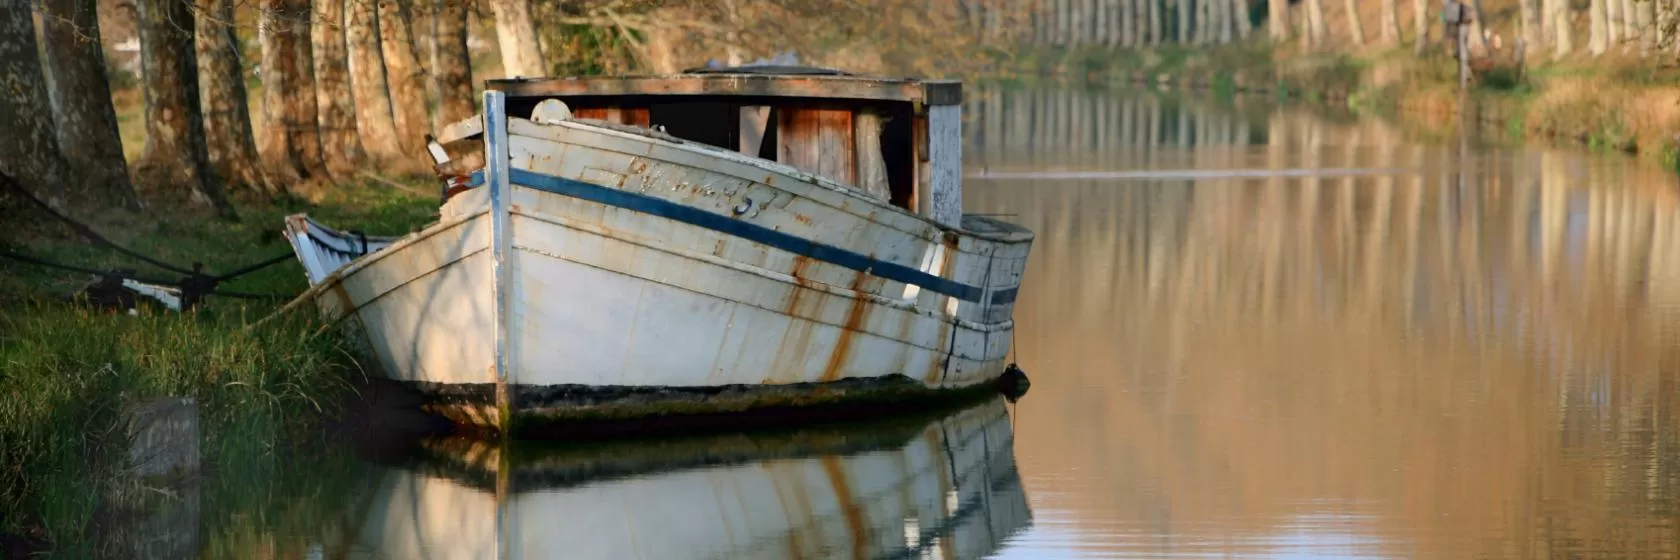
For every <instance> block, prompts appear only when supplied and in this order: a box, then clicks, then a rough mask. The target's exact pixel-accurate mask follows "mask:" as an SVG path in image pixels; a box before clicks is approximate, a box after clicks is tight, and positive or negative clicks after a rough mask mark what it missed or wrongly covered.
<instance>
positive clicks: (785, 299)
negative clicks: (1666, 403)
mask: <svg viewBox="0 0 1680 560" xmlns="http://www.w3.org/2000/svg"><path fill="white" fill-rule="evenodd" d="M487 122H490V121H487ZM507 122H508V125H507V127H506V132H507V136H506V137H505V138H506V139H505V140H501V139H499V138H492V140H491V141H490V142H488V144H489V146H488V147H487V148H486V149H487V151H494V150H496V149H497V148H501V149H505V150H506V151H507V153H508V154H509V157H508V161H510V165H509V166H508V167H507V168H506V169H505V170H499V169H495V168H491V169H487V170H486V172H485V173H484V177H485V181H484V186H483V187H479V188H475V189H472V190H469V191H466V192H463V193H461V194H459V195H457V196H455V197H453V198H451V199H450V200H449V201H448V202H447V203H446V204H445V205H444V207H443V209H442V219H441V220H440V221H439V223H437V224H435V225H433V226H431V227H429V228H427V229H425V230H423V231H421V232H418V233H416V234H414V235H411V236H408V237H406V238H403V239H401V240H396V241H394V242H389V243H385V242H384V241H383V240H381V243H382V244H381V246H380V248H379V250H377V251H375V252H374V253H372V254H370V255H368V256H366V257H361V258H359V259H355V260H353V261H350V262H349V264H347V265H345V266H343V267H342V268H339V269H337V270H336V271H335V272H333V273H332V274H330V275H328V276H327V277H324V278H322V279H320V280H319V282H318V283H319V284H320V287H318V289H316V290H314V296H315V297H316V299H317V302H318V304H319V305H320V306H321V307H322V309H324V310H326V311H327V312H329V313H330V314H332V315H334V316H337V317H343V318H347V319H351V320H352V322H353V323H354V324H356V325H357V326H359V327H360V329H359V330H360V331H361V334H360V335H359V336H361V337H363V338H364V339H365V341H366V343H367V345H368V347H369V348H370V349H371V350H372V352H373V353H374V354H375V356H376V357H377V359H378V362H379V365H380V366H382V368H383V369H384V372H385V374H386V375H387V376H388V377H391V378H393V379H397V380H401V381H408V382H411V383H412V384H414V385H416V386H419V387H420V388H422V389H424V390H427V391H428V392H430V393H432V394H434V395H437V396H440V397H443V399H442V400H441V401H440V402H441V403H443V404H440V405H439V406H438V407H437V409H438V410H440V411H442V412H446V413H448V414H450V415H451V416H454V417H456V418H457V419H459V420H462V421H465V422H469V423H473V424H484V425H489V426H495V427H498V428H504V429H505V428H509V427H510V422H511V421H512V420H513V419H514V417H516V416H517V417H523V418H528V419H531V420H536V421H539V422H538V423H547V421H564V420H590V419H623V418H632V417H641V416H650V415H663V414H671V413H683V412H693V413H707V412H741V411H748V410H751V409H758V408H765V407H776V406H782V405H790V404H795V403H799V404H812V403H815V402H819V401H845V400H856V399H865V400H867V399H871V398H879V397H882V396H891V395H900V396H907V395H910V394H923V393H933V392H938V391H940V390H960V389H968V388H975V387H979V386H984V385H986V384H988V383H990V382H992V381H993V380H994V379H996V378H998V377H999V376H1000V375H1001V374H1003V373H1004V371H1005V368H1006V366H1007V363H1006V358H1007V356H1008V352H1009V342H1010V339H1011V336H1010V335H1011V331H1012V330H1013V328H1014V326H1013V321H1012V320H1011V318H1010V315H1011V312H1012V308H1013V300H1014V293H1015V290H1016V286H1017V285H1018V284H1019V281H1020V277H1021V273H1022V270H1023V269H1024V268H1025V262H1026V257H1027V251H1028V248H1029V246H1030V243H1031V234H1030V233H1028V232H1026V231H1025V230H1021V229H1019V228H1014V227H1012V226H1008V225H1006V224H1001V223H998V222H992V221H989V220H983V219H980V218H974V217H970V218H968V219H967V220H965V225H970V226H971V227H970V228H966V229H969V230H975V229H977V230H980V231H978V232H976V231H964V230H950V229H947V228H943V227H941V226H939V225H938V224H936V223H934V222H931V221H929V220H927V219H926V218H923V217H921V216H917V215H914V214H911V213H908V212H904V211H901V210H899V209H897V208H894V207H891V206H888V205H885V204H884V203H878V202H876V201H873V200H870V199H868V198H866V197H863V196H859V195H857V194H855V193H852V192H849V191H847V190H846V189H845V188H844V187H842V186H839V185H835V184H832V183H829V182H827V181H825V180H822V179H818V178H816V177H813V176H811V175H808V174H803V173H800V172H798V171H795V170H793V169H791V168H788V167H785V166H780V165H777V164H775V163H773V162H765V161H762V160H754V159H751V158H745V157H742V156H740V155H738V154H734V153H732V152H727V151H724V150H718V149H715V148H711V147H709V146H696V145H691V144H685V143H682V142H680V141H671V140H669V139H663V138H660V137H658V136H657V135H644V134H634V133H629V132H625V131H621V130H613V129H609V128H603V127H598V126H592V125H589V124H581V123H575V122H562V123H555V124H549V125H543V124H535V123H531V122H529V121H526V120H523V119H510V120H509V121H507ZM492 124H493V123H492ZM487 130H490V131H491V132H490V135H491V136H492V137H494V136H495V135H497V134H500V133H501V132H502V130H501V129H499V128H497V127H494V126H489V125H487ZM503 146H505V147H503ZM492 161H494V160H492ZM294 221H296V220H294ZM293 237H294V238H298V237H299V236H297V235H294V236H293ZM340 245H343V244H342V243H340ZM299 246H300V249H299V252H300V257H302V258H304V260H305V261H306V262H311V261H312V260H318V261H324V262H331V261H332V259H330V258H316V257H314V256H313V255H311V254H310V253H311V252H312V251H317V250H318V249H309V248H304V247H302V245H301V244H300V245H299ZM312 280H315V278H314V276H313V275H312Z"/></svg>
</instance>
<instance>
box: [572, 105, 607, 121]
mask: <svg viewBox="0 0 1680 560" xmlns="http://www.w3.org/2000/svg"><path fill="white" fill-rule="evenodd" d="M572 118H574V119H594V120H598V121H604V120H607V108H605V107H594V108H590V109H572Z"/></svg>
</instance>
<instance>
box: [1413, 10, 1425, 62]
mask: <svg viewBox="0 0 1680 560" xmlns="http://www.w3.org/2000/svg"><path fill="white" fill-rule="evenodd" d="M1412 29H1414V30H1416V31H1417V38H1416V39H1414V40H1413V42H1412V51H1413V52H1415V53H1417V55H1418V56H1423V51H1424V49H1427V48H1429V0H1412Z"/></svg>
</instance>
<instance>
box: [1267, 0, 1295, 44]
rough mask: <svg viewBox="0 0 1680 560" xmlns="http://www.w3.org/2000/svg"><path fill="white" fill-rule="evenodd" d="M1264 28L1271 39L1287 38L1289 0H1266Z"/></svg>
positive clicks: (1283, 39)
mask: <svg viewBox="0 0 1680 560" xmlns="http://www.w3.org/2000/svg"><path fill="white" fill-rule="evenodd" d="M1266 28H1268V29H1270V30H1271V32H1272V33H1271V35H1272V40H1273V41H1287V40H1289V0H1266Z"/></svg>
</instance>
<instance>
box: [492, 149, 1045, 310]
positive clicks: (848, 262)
mask: <svg viewBox="0 0 1680 560" xmlns="http://www.w3.org/2000/svg"><path fill="white" fill-rule="evenodd" d="M509 179H510V180H511V182H512V183H513V184H515V185H519V186H522V187H528V188H532V189H537V190H540V191H544V192H549V193H553V194H558V195H561V196H569V197H572V198H577V199H581V200H588V201H590V202H595V203H599V204H604V205H607V206H611V207H614V208H623V209H626V210H631V211H635V212H641V213H644V214H650V215H654V216H659V217H662V218H666V219H670V220H675V221H678V222H682V223H685V224H688V225H692V226H696V227H702V228H706V229H709V230H712V231H716V232H719V233H725V234H729V235H733V236H735V237H739V238H742V239H745V240H748V241H752V242H755V243H761V244H763V245H766V246H769V247H774V248H777V249H781V250H783V251H787V252H789V253H793V254H795V255H802V256H806V257H810V258H813V259H817V260H820V261H823V262H827V263H832V264H835V265H839V266H843V267H846V268H849V269H851V270H855V271H861V272H867V273H869V274H872V275H875V276H879V277H881V278H886V279H888V280H892V281H895V282H902V283H904V284H908V285H911V286H918V287H920V288H921V289H924V290H930V291H933V292H934V293H938V294H943V295H947V296H951V297H954V298H957V299H960V300H963V301H970V302H975V303H980V301H981V298H982V296H984V294H985V290H984V289H983V288H981V287H977V286H970V285H968V284H963V283H961V282H954V281H951V280H947V279H945V278H941V277H939V276H935V275H932V274H928V273H926V272H922V271H920V270H917V269H914V268H910V267H908V266H904V265H901V264H898V263H892V262H887V261H882V260H878V259H875V258H872V257H869V256H866V255H861V254H858V253H854V252H851V251H848V250H845V249H842V248H839V247H835V246H832V245H824V244H821V243H816V242H813V241H811V240H808V239H804V238H800V237H797V236H794V235H789V234H787V233H783V232H780V231H776V230H773V229H770V228H767V227H764V226H761V225H758V224H753V223H750V222H744V221H740V220H736V219H733V218H729V217H726V216H721V215H718V214H713V213H711V212H707V211H705V210H701V209H698V208H694V207H691V206H685V205H682V204H677V203H675V202H671V201H668V200H664V199H660V198H655V197H651V196H647V195H642V194H637V193H633V192H626V191H621V190H618V189H613V188H608V187H603V186H600V185H592V184H589V183H585V182H583V181H577V180H573V179H566V178H562V177H555V176H553V175H546V174H542V173H537V172H534V171H526V170H523V169H513V170H512V171H511V172H510V173H509ZM1014 294H1015V289H1014V288H1010V289H1007V290H999V291H997V292H996V293H994V294H992V303H993V304H999V305H1001V304H1004V303H1007V301H1014V299H1015V297H1014ZM1006 298H1007V301H1005V299H1006Z"/></svg>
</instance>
